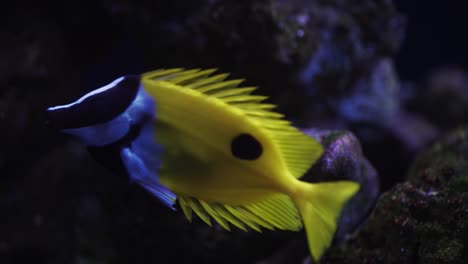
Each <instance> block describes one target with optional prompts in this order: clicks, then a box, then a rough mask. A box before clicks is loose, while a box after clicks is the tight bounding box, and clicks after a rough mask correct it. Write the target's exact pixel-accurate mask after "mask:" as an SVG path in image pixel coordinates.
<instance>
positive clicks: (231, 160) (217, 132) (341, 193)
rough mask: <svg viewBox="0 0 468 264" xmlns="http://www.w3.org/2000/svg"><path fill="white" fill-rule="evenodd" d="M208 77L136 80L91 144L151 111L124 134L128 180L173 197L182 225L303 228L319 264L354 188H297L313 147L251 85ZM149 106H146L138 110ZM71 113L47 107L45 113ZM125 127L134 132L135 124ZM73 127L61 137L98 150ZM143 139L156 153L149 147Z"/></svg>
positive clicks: (345, 184) (173, 72) (188, 73)
mask: <svg viewBox="0 0 468 264" xmlns="http://www.w3.org/2000/svg"><path fill="white" fill-rule="evenodd" d="M214 71H215V70H183V69H168V70H157V71H153V72H148V73H145V74H142V75H141V76H140V77H139V86H138V88H135V89H140V90H139V91H138V92H137V95H135V98H136V99H133V101H132V103H131V105H132V107H130V106H127V108H126V109H125V113H124V114H121V115H117V114H114V115H110V114H109V115H110V116H112V118H113V119H111V118H110V117H109V118H104V117H103V118H101V119H102V120H104V119H109V120H112V122H110V121H109V122H108V124H112V126H110V125H105V126H106V127H107V129H105V131H109V130H111V131H117V132H115V133H114V132H113V133H111V135H110V136H109V135H107V134H106V136H101V137H100V139H99V140H100V141H99V142H104V141H105V142H106V144H108V143H109V142H112V143H113V142H114V141H115V139H114V140H107V141H106V140H103V138H108V137H112V138H119V140H121V141H125V140H122V138H125V137H124V136H122V135H123V134H125V135H128V134H129V132H128V131H130V130H131V129H130V128H128V129H127V128H121V127H122V125H121V123H122V121H115V120H134V119H138V120H140V119H141V118H134V117H135V116H139V115H136V114H134V113H135V112H136V113H140V112H141V113H143V112H145V113H147V114H148V113H149V114H151V113H150V112H152V111H154V113H153V114H152V115H151V122H150V123H149V125H148V126H146V125H143V126H140V127H139V129H140V130H139V131H148V132H147V133H142V132H138V133H134V134H136V136H135V137H134V138H131V139H128V141H129V142H137V143H129V144H130V147H127V148H126V149H124V150H123V151H122V152H121V153H120V155H121V157H122V160H123V163H124V164H125V167H126V168H127V170H128V172H129V174H130V175H131V177H132V178H134V179H136V181H137V182H139V183H140V184H142V186H144V187H145V188H146V189H147V190H149V191H150V192H152V193H153V194H155V196H157V197H158V198H160V199H161V200H163V201H164V202H165V203H166V204H168V205H171V203H172V202H173V200H174V199H175V197H177V200H178V201H179V204H180V206H181V209H182V211H183V213H184V214H185V216H186V217H187V218H188V219H189V220H191V219H192V212H195V213H196V214H197V215H198V216H199V217H200V218H201V219H202V220H204V221H205V222H206V223H207V224H209V225H211V221H210V218H212V219H214V220H215V221H216V222H217V223H219V224H220V225H221V226H222V227H224V228H226V229H228V230H229V229H230V224H231V225H234V226H236V227H238V228H241V229H243V230H247V229H248V228H250V229H253V230H256V231H260V229H261V228H267V229H281V230H293V231H297V230H300V229H301V228H302V227H303V225H304V227H305V230H306V233H307V239H308V243H309V249H310V253H311V255H312V256H313V258H314V259H315V260H319V259H320V257H321V256H322V254H323V253H324V251H325V249H326V248H327V247H328V246H329V245H330V244H331V241H332V239H333V235H334V233H335V231H336V221H337V218H338V216H339V214H340V212H341V209H342V208H343V206H344V204H345V203H346V201H347V200H348V199H349V198H350V197H352V196H353V195H354V194H355V193H356V192H357V191H358V189H359V185H358V184H357V183H355V182H349V181H338V182H327V183H316V184H313V183H307V182H303V181H300V180H299V179H298V178H300V177H301V176H302V175H303V174H304V173H305V172H306V171H307V170H308V169H309V168H310V167H311V165H312V164H313V163H314V162H315V161H316V160H317V159H318V158H319V157H320V156H321V154H322V152H323V149H322V147H321V145H320V144H319V143H318V142H317V141H315V140H314V139H312V138H311V137H309V136H307V135H305V134H303V133H302V132H300V131H299V130H298V129H296V128H295V127H293V126H291V124H290V123H289V122H288V121H286V120H284V119H283V115H282V114H279V113H276V112H274V111H272V109H273V108H274V105H271V104H265V103H263V101H264V100H265V99H266V97H264V96H259V95H252V94H251V93H252V92H253V91H254V90H255V88H254V87H238V85H239V84H240V83H241V82H242V80H225V79H226V78H227V76H228V75H227V74H217V75H213V73H214ZM125 81H126V80H125V79H124V80H123V81H122V80H121V81H120V83H124V82H125ZM128 83H130V84H128ZM125 85H127V86H131V85H132V82H130V81H128V82H127V84H125ZM114 86H115V87H117V86H119V83H116V84H114V85H113V86H112V87H114ZM112 87H111V88H112ZM111 88H107V89H103V88H101V91H100V92H95V93H94V94H92V95H89V96H88V95H87V96H88V97H86V96H84V97H83V98H84V99H83V98H82V99H80V100H81V101H80V100H78V101H80V103H81V104H83V101H84V102H86V100H90V99H89V98H92V97H94V96H96V94H98V95H99V96H104V93H107V92H108V91H110V90H116V89H111ZM98 90H99V89H98ZM122 90H123V89H122ZM114 93H116V92H114ZM140 94H141V96H140ZM148 98H149V99H148ZM151 99H152V100H154V105H151V107H149V106H148V104H143V103H141V102H143V101H145V100H146V101H148V100H149V101H151ZM128 104H129V103H128ZM122 105H125V104H123V103H122ZM142 105H143V106H144V107H143V106H142ZM140 106H142V107H140ZM73 107H76V105H74V104H70V105H66V106H59V107H55V108H49V110H50V111H49V112H54V111H57V110H58V111H63V110H66V111H69V108H73ZM121 108H122V109H123V108H124V107H121ZM142 109H143V110H142ZM119 118H120V119H119ZM128 122H129V123H131V124H133V127H135V126H136V125H134V124H136V123H138V122H140V121H138V122H136V121H135V122H134V121H128ZM132 122H133V123H132ZM88 123H92V122H91V121H89V122H88ZM117 123H118V124H119V125H118V126H116V125H115V124H117ZM131 124H130V125H129V127H132V125H131ZM88 125H89V124H88ZM94 126H95V125H93V126H88V127H94ZM100 126H102V125H100ZM108 128H112V129H108ZM74 129H75V128H73V129H71V130H68V131H72V132H70V133H71V134H75V135H78V136H80V137H82V138H85V139H86V140H85V141H86V142H88V141H89V142H91V141H92V142H93V143H94V144H98V143H95V142H96V140H95V137H96V136H95V135H96V134H97V133H89V132H86V133H84V132H83V131H84V130H83V129H82V128H81V127H80V128H79V131H78V132H76V131H75V130H74ZM86 129H87V128H86ZM100 129H101V128H100ZM68 131H67V132H68ZM86 131H87V130H86ZM102 131H104V130H102ZM106 133H108V132H106ZM89 134H92V135H93V136H89ZM140 134H142V135H143V134H144V135H145V136H141V137H140V136H139V135H140ZM84 135H85V136H84ZM151 135H152V136H151ZM148 138H152V139H151V140H153V139H154V141H155V142H156V144H155V145H157V146H160V148H153V149H149V148H148V146H149V145H151V144H147V143H146V142H148V141H147V140H148ZM138 142H141V143H138ZM113 144H114V143H113ZM101 145H105V144H104V143H103V144H101ZM148 155H149V156H153V158H147V157H146V156H148ZM138 157H141V158H140V159H139V158H138ZM142 164H143V165H142ZM144 164H157V166H156V165H155V166H149V165H144ZM132 175H133V176H132ZM142 175H145V176H142ZM148 175H150V176H148Z"/></svg>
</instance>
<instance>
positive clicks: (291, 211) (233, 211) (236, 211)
mask: <svg viewBox="0 0 468 264" xmlns="http://www.w3.org/2000/svg"><path fill="white" fill-rule="evenodd" d="M178 200H179V204H180V206H181V208H182V211H183V212H184V214H185V217H186V218H187V219H188V220H189V221H191V219H192V212H193V211H194V212H195V213H196V214H197V215H198V216H199V217H200V218H201V219H202V220H203V221H204V222H205V223H207V224H208V225H210V226H211V221H210V217H211V218H212V219H214V220H215V221H216V222H217V223H218V224H219V225H220V226H222V227H223V228H224V229H226V230H230V227H229V225H228V223H229V224H231V225H233V226H235V227H237V228H240V229H242V230H244V231H247V227H250V228H251V229H253V230H255V231H258V232H261V228H267V229H281V230H293V231H297V230H299V229H301V228H302V221H301V219H300V216H299V212H298V210H297V209H296V207H295V205H294V204H293V202H292V200H291V199H290V198H289V197H288V196H286V195H284V194H274V195H272V196H271V197H270V198H267V199H263V200H261V201H258V202H255V203H251V204H247V205H237V206H232V205H224V204H221V203H212V202H206V201H201V200H199V199H197V198H193V197H187V196H180V195H179V197H178Z"/></svg>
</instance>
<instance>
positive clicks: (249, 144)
mask: <svg viewBox="0 0 468 264" xmlns="http://www.w3.org/2000/svg"><path fill="white" fill-rule="evenodd" d="M231 152H232V155H234V157H236V158H238V159H243V160H256V159H258V158H259V157H260V156H261V155H262V152H263V148H262V144H260V142H259V141H258V140H257V139H256V138H255V137H253V136H252V135H250V134H246V133H243V134H240V135H238V136H236V137H235V138H234V139H233V140H232V141H231Z"/></svg>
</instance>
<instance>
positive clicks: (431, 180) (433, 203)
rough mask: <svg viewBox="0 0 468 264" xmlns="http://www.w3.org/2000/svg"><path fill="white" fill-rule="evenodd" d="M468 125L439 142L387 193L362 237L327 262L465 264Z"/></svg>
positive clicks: (330, 255) (336, 251) (331, 254)
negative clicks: (404, 179) (404, 178)
mask: <svg viewBox="0 0 468 264" xmlns="http://www.w3.org/2000/svg"><path fill="white" fill-rule="evenodd" d="M467 238H468V129H467V128H460V129H457V130H455V131H453V132H452V133H450V134H449V135H447V136H446V137H445V138H443V139H442V140H440V141H438V142H437V143H435V144H434V145H433V146H432V147H431V148H430V149H429V150H427V151H425V152H423V153H422V154H421V155H420V156H419V158H418V159H417V160H416V161H415V162H414V164H413V166H412V168H411V169H410V171H409V174H408V180H407V181H406V182H404V183H400V184H398V185H396V186H395V187H393V188H392V189H391V190H389V191H388V192H386V193H384V194H383V195H382V196H381V198H380V199H379V202H378V204H377V207H376V209H375V211H374V212H373V214H372V216H371V217H370V219H369V220H368V222H367V223H366V224H365V226H364V228H363V229H362V230H361V231H360V232H359V235H358V236H356V237H354V238H352V239H351V240H350V241H349V243H347V244H346V246H344V247H341V248H334V249H332V250H330V251H329V252H328V254H327V255H326V256H325V257H324V259H323V262H322V263H344V262H346V263H429V264H431V263H452V264H453V263H460V264H461V263H465V261H466V259H467V257H468V250H467V245H468V239H467Z"/></svg>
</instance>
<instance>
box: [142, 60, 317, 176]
mask: <svg viewBox="0 0 468 264" xmlns="http://www.w3.org/2000/svg"><path fill="white" fill-rule="evenodd" d="M215 71H216V70H215V69H208V70H200V69H194V70H184V69H167V70H164V69H163V70H156V71H152V72H148V73H144V74H143V75H142V78H143V79H144V80H152V81H155V82H159V81H160V82H168V83H171V84H173V86H174V87H176V88H179V89H193V90H195V91H198V92H199V93H201V94H205V95H207V96H210V97H213V98H215V99H217V100H220V101H222V102H224V103H225V104H228V105H230V106H232V107H235V108H237V109H239V110H241V111H242V112H243V113H244V114H245V115H246V116H247V117H248V118H249V119H250V120H251V121H252V122H255V123H256V124H257V125H258V126H259V127H261V128H262V129H263V131H264V132H265V133H266V134H268V136H269V137H270V139H271V140H272V141H273V142H274V143H275V145H276V146H277V147H278V149H279V151H280V153H281V156H282V158H283V159H284V162H285V164H286V166H287V168H288V170H289V172H290V173H291V174H292V175H293V176H295V177H297V178H299V177H301V176H302V175H303V174H304V173H305V172H306V171H307V170H308V169H309V168H310V166H311V165H312V164H313V163H314V162H315V161H316V160H317V159H318V158H319V157H320V155H321V154H322V151H323V150H322V146H321V145H320V144H319V143H318V142H317V141H315V140H314V139H313V138H311V137H309V136H307V135H305V134H304V133H302V132H300V131H299V130H298V129H297V128H295V127H293V126H291V124H290V122H289V121H287V120H284V119H283V117H284V116H283V115H282V114H280V113H277V112H274V111H272V109H273V108H274V107H275V106H274V105H272V104H266V103H263V101H264V100H265V99H267V98H268V97H266V96H261V95H252V94H251V93H252V92H253V91H255V89H256V87H238V85H239V84H240V83H242V81H243V80H241V79H235V80H226V78H227V77H228V75H229V74H217V75H212V74H213V73H214V72H215Z"/></svg>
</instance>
